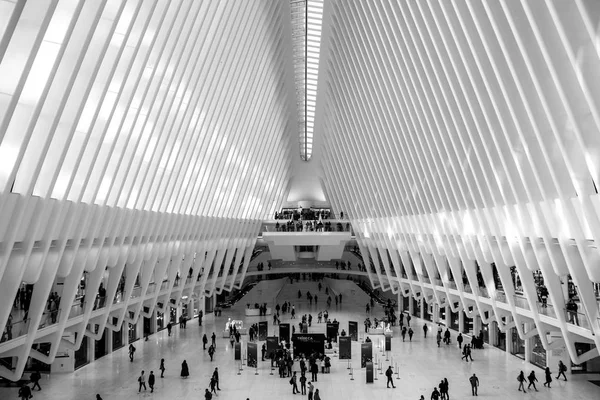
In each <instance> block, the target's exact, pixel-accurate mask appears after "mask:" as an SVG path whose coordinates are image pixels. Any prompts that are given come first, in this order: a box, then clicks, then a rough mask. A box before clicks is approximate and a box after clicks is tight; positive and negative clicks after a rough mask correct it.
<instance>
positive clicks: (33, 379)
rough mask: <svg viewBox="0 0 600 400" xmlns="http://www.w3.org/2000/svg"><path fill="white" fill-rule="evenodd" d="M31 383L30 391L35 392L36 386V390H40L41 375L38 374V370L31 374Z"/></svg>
mask: <svg viewBox="0 0 600 400" xmlns="http://www.w3.org/2000/svg"><path fill="white" fill-rule="evenodd" d="M30 379H31V382H33V387H32V388H31V390H32V391H34V390H35V388H36V386H37V388H38V390H42V387H41V386H40V379H42V374H40V371H39V370H36V371H34V372H33V373H32V374H31V378H30Z"/></svg>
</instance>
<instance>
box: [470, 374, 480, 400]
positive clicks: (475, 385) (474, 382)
mask: <svg viewBox="0 0 600 400" xmlns="http://www.w3.org/2000/svg"><path fill="white" fill-rule="evenodd" d="M469 382H470V383H471V393H473V396H477V388H478V387H479V378H478V377H477V375H475V374H473V376H471V377H470V378H469Z"/></svg>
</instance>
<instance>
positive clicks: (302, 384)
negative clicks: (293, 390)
mask: <svg viewBox="0 0 600 400" xmlns="http://www.w3.org/2000/svg"><path fill="white" fill-rule="evenodd" d="M300 392H301V393H300V394H303V395H304V394H306V375H304V371H303V372H302V373H301V375H300Z"/></svg>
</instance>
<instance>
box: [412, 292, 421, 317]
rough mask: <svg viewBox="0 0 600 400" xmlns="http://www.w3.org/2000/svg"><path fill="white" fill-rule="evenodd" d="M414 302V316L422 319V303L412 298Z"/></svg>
mask: <svg viewBox="0 0 600 400" xmlns="http://www.w3.org/2000/svg"><path fill="white" fill-rule="evenodd" d="M412 302H413V316H415V317H417V318H419V317H421V302H420V301H419V300H417V299H415V298H414V297H413V298H412Z"/></svg>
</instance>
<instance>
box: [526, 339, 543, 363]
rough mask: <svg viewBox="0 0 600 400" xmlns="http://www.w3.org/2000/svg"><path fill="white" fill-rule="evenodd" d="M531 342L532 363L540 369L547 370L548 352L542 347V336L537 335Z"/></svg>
mask: <svg viewBox="0 0 600 400" xmlns="http://www.w3.org/2000/svg"><path fill="white" fill-rule="evenodd" d="M530 340H531V342H530V343H531V363H532V364H533V365H537V366H538V367H540V368H546V350H545V349H544V346H543V345H542V340H541V339H540V335H535V336H534V337H533V338H531V339H530Z"/></svg>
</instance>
